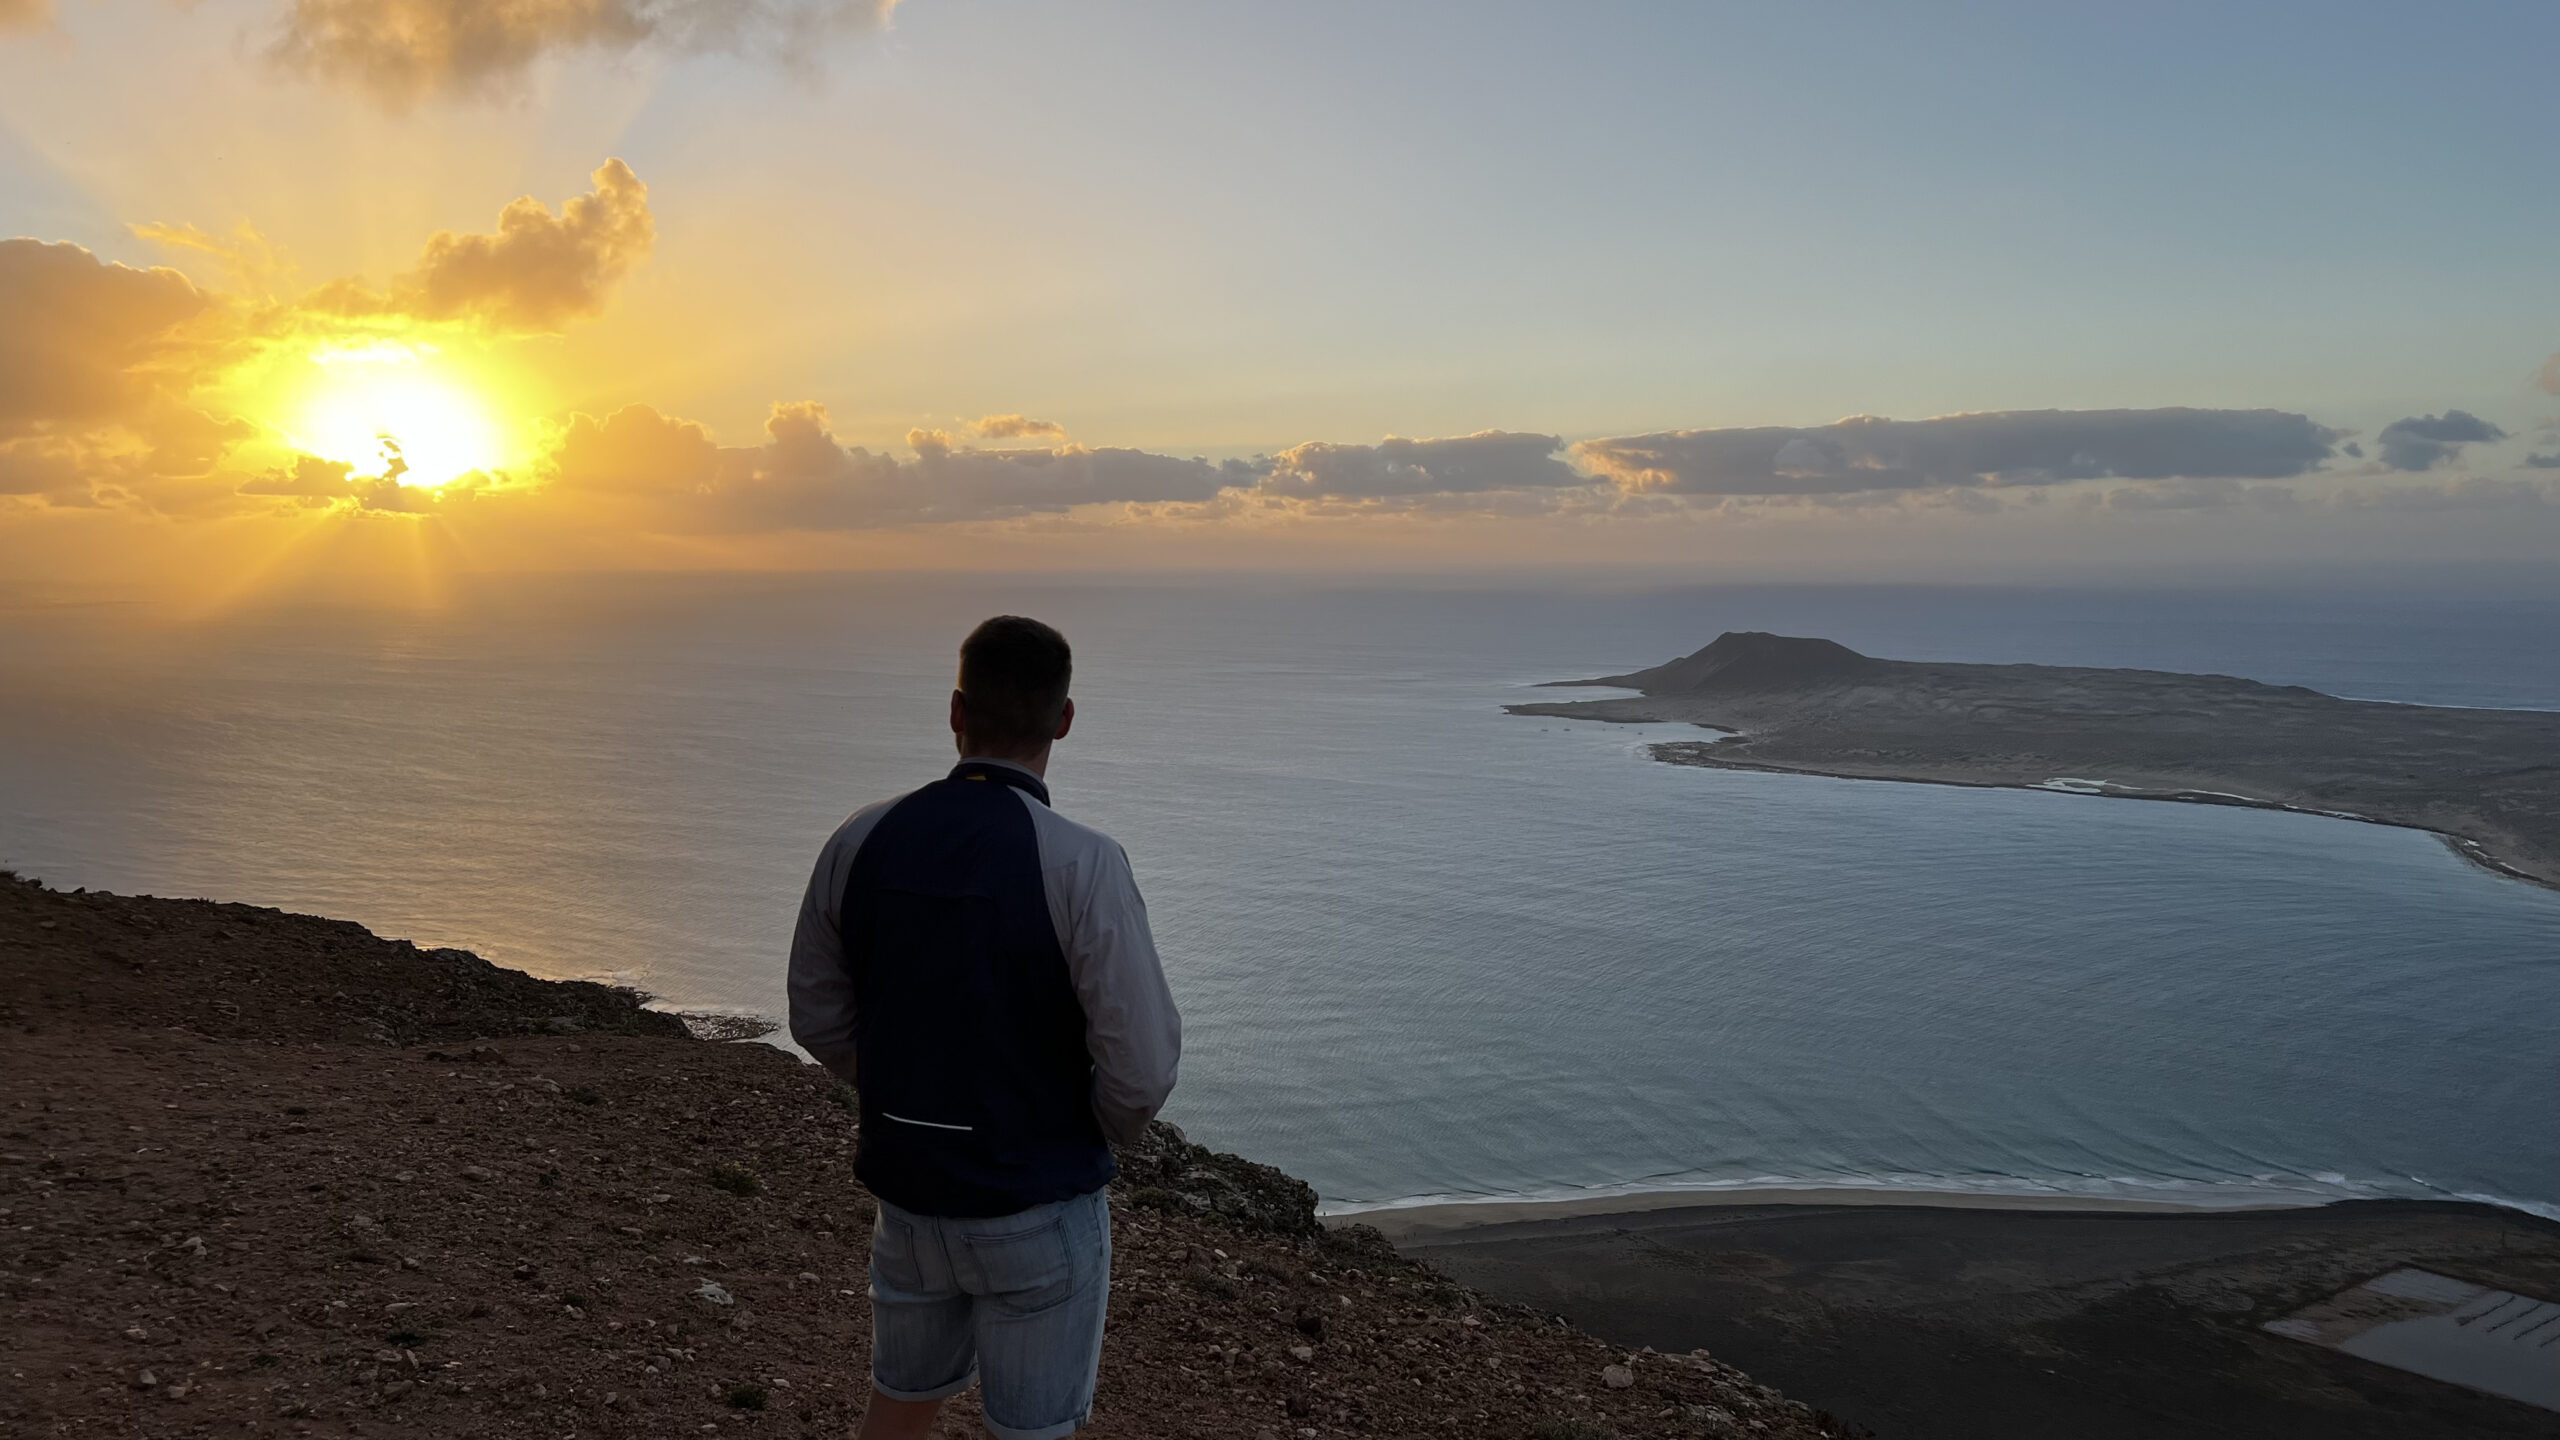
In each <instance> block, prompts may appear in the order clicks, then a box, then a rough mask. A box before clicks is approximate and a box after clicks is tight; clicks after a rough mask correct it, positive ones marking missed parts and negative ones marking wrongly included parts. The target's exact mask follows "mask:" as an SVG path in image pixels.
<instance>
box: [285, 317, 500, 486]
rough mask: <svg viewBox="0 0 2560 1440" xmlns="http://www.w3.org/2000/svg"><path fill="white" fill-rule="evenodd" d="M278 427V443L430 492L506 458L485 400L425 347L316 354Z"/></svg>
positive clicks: (380, 345)
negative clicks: (283, 439)
mask: <svg viewBox="0 0 2560 1440" xmlns="http://www.w3.org/2000/svg"><path fill="white" fill-rule="evenodd" d="M311 369H312V374H311V376H310V379H309V381H308V383H307V386H306V388H305V389H304V390H303V391H302V393H301V394H300V396H299V397H298V398H297V401H296V403H295V405H294V406H293V408H292V411H291V413H290V415H289V418H288V419H287V421H286V422H285V425H284V427H283V428H284V431H285V435H286V438H287V439H288V440H290V441H291V442H292V443H293V444H294V445H295V446H297V447H299V448H301V449H303V450H306V451H309V452H310V453H311V454H314V455H317V456H319V457H321V458H322V459H324V460H336V461H340V462H343V463H345V464H348V465H352V466H354V467H355V469H356V471H357V473H359V474H389V475H392V476H394V477H395V478H397V479H398V480H399V481H400V482H401V483H402V484H404V485H420V486H437V485H443V484H445V483H447V482H449V481H452V480H454V479H457V478H459V477H461V476H463V475H467V474H470V473H471V472H473V471H475V470H478V471H492V470H495V469H497V468H498V467H499V466H501V465H503V464H505V463H506V462H507V461H508V459H509V458H511V457H510V455H509V450H508V445H507V441H506V434H505V427H504V426H502V425H501V424H500V423H499V422H498V420H497V417H496V416H495V414H494V413H493V412H492V410H491V407H490V405H489V402H488V400H487V398H486V397H485V396H484V395H483V394H482V393H480V391H479V390H478V389H477V388H475V387H474V386H473V385H472V384H471V383H470V381H469V380H468V379H467V378H466V377H464V376H461V375H459V374H457V373H455V371H454V369H453V367H451V366H450V365H448V364H445V363H442V360H441V357H440V356H439V355H438V353H437V351H436V350H435V348H434V347H433V346H429V345H423V344H421V345H411V344H403V343H400V342H396V341H383V342H377V343H374V344H370V345H364V346H359V347H348V348H337V349H325V350H320V351H317V352H314V354H313V355H312V357H311Z"/></svg>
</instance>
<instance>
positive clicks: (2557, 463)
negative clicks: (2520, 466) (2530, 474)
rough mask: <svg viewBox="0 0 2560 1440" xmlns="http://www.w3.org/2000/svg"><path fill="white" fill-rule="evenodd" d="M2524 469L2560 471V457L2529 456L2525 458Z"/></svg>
mask: <svg viewBox="0 0 2560 1440" xmlns="http://www.w3.org/2000/svg"><path fill="white" fill-rule="evenodd" d="M2524 468H2526V469H2527V470H2560V455H2527V456H2526V457H2524Z"/></svg>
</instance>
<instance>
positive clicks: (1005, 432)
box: [969, 415, 1067, 440]
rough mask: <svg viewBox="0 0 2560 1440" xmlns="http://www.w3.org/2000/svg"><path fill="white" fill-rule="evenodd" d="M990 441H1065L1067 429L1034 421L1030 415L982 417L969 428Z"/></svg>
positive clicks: (1058, 425)
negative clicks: (1036, 439) (1040, 438)
mask: <svg viewBox="0 0 2560 1440" xmlns="http://www.w3.org/2000/svg"><path fill="white" fill-rule="evenodd" d="M969 428H970V429H972V430H975V431H977V432H978V433H979V434H980V435H983V436H985V437H986V438H988V439H990V440H1029V439H1033V438H1038V437H1048V438H1053V439H1059V440H1063V439H1065V438H1066V435H1067V427H1066V426H1064V425H1061V424H1059V423H1058V422H1057V421H1055V420H1034V419H1032V418H1031V417H1030V416H1028V415H981V416H979V417H978V423H976V424H975V425H972V426H970V427H969Z"/></svg>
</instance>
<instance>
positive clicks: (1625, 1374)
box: [1600, 1365, 1636, 1390]
mask: <svg viewBox="0 0 2560 1440" xmlns="http://www.w3.org/2000/svg"><path fill="white" fill-rule="evenodd" d="M1600 1383H1601V1384H1603V1385H1606V1386H1608V1387H1609V1388H1610V1389H1612V1390H1625V1389H1628V1388H1630V1387H1632V1386H1633V1385H1634V1384H1635V1383H1636V1372H1635V1371H1633V1370H1630V1369H1628V1368H1627V1367H1626V1366H1624V1365H1606V1366H1602V1367H1601V1370H1600Z"/></svg>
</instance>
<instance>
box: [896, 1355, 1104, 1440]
mask: <svg viewBox="0 0 2560 1440" xmlns="http://www.w3.org/2000/svg"><path fill="white" fill-rule="evenodd" d="M977 1379H978V1367H977V1366H975V1365H972V1366H970V1367H969V1368H968V1369H966V1370H963V1371H961V1372H960V1378H959V1379H957V1380H954V1381H952V1382H951V1383H950V1384H948V1385H936V1386H934V1387H933V1388H932V1389H930V1390H901V1389H899V1388H898V1387H897V1386H895V1385H889V1384H884V1383H882V1381H881V1379H880V1374H879V1372H878V1371H876V1370H875V1371H873V1372H872V1375H871V1388H872V1389H874V1390H877V1391H879V1392H880V1393H881V1394H883V1395H886V1396H888V1397H889V1398H890V1399H892V1400H904V1401H908V1402H910V1403H914V1402H918V1401H925V1400H948V1399H950V1398H951V1397H952V1396H954V1395H957V1394H959V1393H960V1392H961V1391H963V1390H966V1389H968V1388H969V1387H970V1386H971V1385H973V1384H975V1383H977ZM1074 1428H1075V1427H1074V1426H1072V1425H1071V1426H1069V1427H1067V1430H1072V1429H1074ZM1067 1430H1054V1431H1052V1430H1042V1431H1038V1432H1031V1433H1038V1434H1041V1435H1051V1434H1056V1435H1064V1434H1066V1433H1067ZM998 1433H999V1434H1001V1433H1003V1432H1001V1431H999V1432H998Z"/></svg>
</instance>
